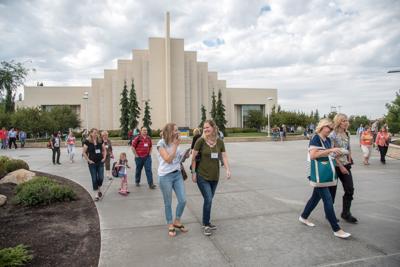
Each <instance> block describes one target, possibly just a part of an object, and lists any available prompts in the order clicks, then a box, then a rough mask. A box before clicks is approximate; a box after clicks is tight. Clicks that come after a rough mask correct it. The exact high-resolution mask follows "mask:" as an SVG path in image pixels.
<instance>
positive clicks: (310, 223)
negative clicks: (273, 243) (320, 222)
mask: <svg viewBox="0 0 400 267" xmlns="http://www.w3.org/2000/svg"><path fill="white" fill-rule="evenodd" d="M299 221H300V222H301V223H304V224H305V225H307V226H310V227H314V226H315V224H313V223H312V222H310V221H309V220H306V219H304V218H303V217H301V216H300V217H299Z"/></svg>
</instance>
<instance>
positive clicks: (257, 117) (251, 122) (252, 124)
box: [246, 110, 268, 132]
mask: <svg viewBox="0 0 400 267" xmlns="http://www.w3.org/2000/svg"><path fill="white" fill-rule="evenodd" d="M247 116H248V117H247V121H246V122H247V125H246V126H247V127H249V128H256V129H257V130H258V131H259V132H260V131H261V128H262V127H265V126H266V125H267V124H268V121H267V118H266V117H265V116H264V114H263V113H262V111H260V110H250V111H249V113H248V115H247Z"/></svg>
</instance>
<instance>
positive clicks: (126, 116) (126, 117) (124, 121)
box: [119, 81, 129, 140]
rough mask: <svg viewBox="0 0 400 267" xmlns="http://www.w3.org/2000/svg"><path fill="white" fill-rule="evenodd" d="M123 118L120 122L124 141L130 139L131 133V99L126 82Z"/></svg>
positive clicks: (122, 95)
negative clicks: (129, 133) (129, 132)
mask: <svg viewBox="0 0 400 267" xmlns="http://www.w3.org/2000/svg"><path fill="white" fill-rule="evenodd" d="M120 105H121V118H120V119H119V122H120V124H121V137H122V139H125V140H126V139H128V131H129V99H128V88H127V86H126V81H124V89H123V90H122V93H121V101H120Z"/></svg>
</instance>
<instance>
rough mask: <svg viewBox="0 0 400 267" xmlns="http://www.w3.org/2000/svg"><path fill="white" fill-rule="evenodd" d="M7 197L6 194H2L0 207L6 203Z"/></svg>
mask: <svg viewBox="0 0 400 267" xmlns="http://www.w3.org/2000/svg"><path fill="white" fill-rule="evenodd" d="M6 202H7V197H6V196H5V195H0V207H1V206H3V205H4V204H6Z"/></svg>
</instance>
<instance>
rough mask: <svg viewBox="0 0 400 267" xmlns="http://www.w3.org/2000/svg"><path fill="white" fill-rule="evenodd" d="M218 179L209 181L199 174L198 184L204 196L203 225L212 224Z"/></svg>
mask: <svg viewBox="0 0 400 267" xmlns="http://www.w3.org/2000/svg"><path fill="white" fill-rule="evenodd" d="M217 185H218V181H208V180H206V179H204V178H203V177H201V176H200V175H197V186H198V187H199V189H200V192H201V194H202V196H203V198H204V203H203V225H209V224H210V217H211V206H212V199H213V197H214V195H215V190H216V189H217Z"/></svg>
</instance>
